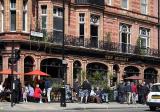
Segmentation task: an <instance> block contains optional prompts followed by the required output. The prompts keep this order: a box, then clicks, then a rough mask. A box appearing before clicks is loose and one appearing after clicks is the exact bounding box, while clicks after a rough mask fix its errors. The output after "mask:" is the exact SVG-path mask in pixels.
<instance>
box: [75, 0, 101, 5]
mask: <svg viewBox="0 0 160 112" xmlns="http://www.w3.org/2000/svg"><path fill="white" fill-rule="evenodd" d="M75 3H76V4H77V5H99V6H104V0H75Z"/></svg>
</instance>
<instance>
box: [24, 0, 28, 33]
mask: <svg viewBox="0 0 160 112" xmlns="http://www.w3.org/2000/svg"><path fill="white" fill-rule="evenodd" d="M27 11H28V1H27V3H26V4H23V13H25V29H23V31H24V32H27V24H28V22H27V19H28V18H27V14H28V13H27Z"/></svg>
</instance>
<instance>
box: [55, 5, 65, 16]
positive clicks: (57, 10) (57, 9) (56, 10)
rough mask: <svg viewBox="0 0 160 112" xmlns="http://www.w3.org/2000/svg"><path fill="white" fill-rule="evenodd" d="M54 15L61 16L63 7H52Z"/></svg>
mask: <svg viewBox="0 0 160 112" xmlns="http://www.w3.org/2000/svg"><path fill="white" fill-rule="evenodd" d="M53 14H54V16H58V17H62V16H63V8H60V7H55V8H54V9H53Z"/></svg>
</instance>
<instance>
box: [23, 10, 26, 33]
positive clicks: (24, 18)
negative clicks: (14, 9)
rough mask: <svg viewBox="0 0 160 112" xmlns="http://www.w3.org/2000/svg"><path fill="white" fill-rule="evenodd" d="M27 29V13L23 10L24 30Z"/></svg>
mask: <svg viewBox="0 0 160 112" xmlns="http://www.w3.org/2000/svg"><path fill="white" fill-rule="evenodd" d="M25 30H26V13H25V12H23V31H25Z"/></svg>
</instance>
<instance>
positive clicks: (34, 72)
mask: <svg viewBox="0 0 160 112" xmlns="http://www.w3.org/2000/svg"><path fill="white" fill-rule="evenodd" d="M25 75H39V76H48V74H46V73H44V72H42V71H40V70H33V71H31V72H28V73H25Z"/></svg>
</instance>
